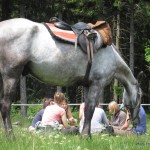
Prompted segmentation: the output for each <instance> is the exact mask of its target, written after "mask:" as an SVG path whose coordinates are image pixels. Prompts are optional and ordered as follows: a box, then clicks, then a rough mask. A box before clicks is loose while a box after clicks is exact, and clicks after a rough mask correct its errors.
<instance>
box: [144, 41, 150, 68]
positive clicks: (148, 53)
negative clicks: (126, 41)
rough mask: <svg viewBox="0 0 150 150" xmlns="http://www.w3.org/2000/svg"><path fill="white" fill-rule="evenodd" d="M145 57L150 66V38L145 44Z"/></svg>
mask: <svg viewBox="0 0 150 150" xmlns="http://www.w3.org/2000/svg"><path fill="white" fill-rule="evenodd" d="M145 59H146V61H147V62H148V64H149V67H150V40H149V41H148V42H147V43H146V45H145Z"/></svg>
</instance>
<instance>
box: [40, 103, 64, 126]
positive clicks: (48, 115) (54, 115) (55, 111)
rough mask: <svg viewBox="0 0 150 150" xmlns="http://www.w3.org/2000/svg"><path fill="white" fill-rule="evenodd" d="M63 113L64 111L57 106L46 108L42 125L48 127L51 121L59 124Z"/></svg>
mask: <svg viewBox="0 0 150 150" xmlns="http://www.w3.org/2000/svg"><path fill="white" fill-rule="evenodd" d="M64 113H65V110H64V109H63V108H61V107H59V106H58V105H57V104H54V105H51V106H47V107H46V108H45V111H44V114H43V117H42V124H43V125H50V123H51V122H52V121H58V122H59V123H61V118H62V116H63V115H64Z"/></svg>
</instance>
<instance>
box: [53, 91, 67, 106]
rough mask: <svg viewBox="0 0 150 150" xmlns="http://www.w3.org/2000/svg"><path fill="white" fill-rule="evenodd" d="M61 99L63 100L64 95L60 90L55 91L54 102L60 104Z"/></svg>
mask: <svg viewBox="0 0 150 150" xmlns="http://www.w3.org/2000/svg"><path fill="white" fill-rule="evenodd" d="M63 100H65V95H64V94H63V93H62V92H56V93H55V94H54V102H55V103H57V104H61V103H62V101H63Z"/></svg>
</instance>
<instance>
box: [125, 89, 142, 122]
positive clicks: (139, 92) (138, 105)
mask: <svg viewBox="0 0 150 150" xmlns="http://www.w3.org/2000/svg"><path fill="white" fill-rule="evenodd" d="M139 89H140V88H139V86H138V93H137V94H138V95H137V99H140V100H139V101H138V103H137V105H136V106H135V107H133V106H131V105H126V106H125V107H126V108H127V111H128V113H129V120H131V122H133V121H134V120H135V119H136V118H138V117H139V116H138V115H139V111H140V104H141V95H142V92H141V91H139ZM138 96H140V98H139V97H138ZM134 109H138V113H136V116H134V118H133V119H132V118H131V110H134Z"/></svg>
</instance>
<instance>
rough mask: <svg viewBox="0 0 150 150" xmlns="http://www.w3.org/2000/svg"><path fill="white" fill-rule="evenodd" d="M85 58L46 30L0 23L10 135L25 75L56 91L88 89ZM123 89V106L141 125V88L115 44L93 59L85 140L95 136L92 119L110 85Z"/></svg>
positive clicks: (2, 104) (3, 107)
mask: <svg viewBox="0 0 150 150" xmlns="http://www.w3.org/2000/svg"><path fill="white" fill-rule="evenodd" d="M87 64H88V59H87V54H85V52H83V51H82V50H81V48H80V46H79V45H77V47H76V49H75V46H74V45H73V44H70V43H66V42H64V41H60V40H58V39H55V38H54V37H53V36H52V35H51V34H50V33H49V32H48V30H47V28H46V27H45V26H44V25H43V24H42V23H38V22H33V21H31V20H28V19H25V18H14V19H9V20H5V21H2V22H0V85H1V87H0V98H1V101H0V111H1V115H2V118H3V123H4V128H5V131H6V133H7V134H9V135H10V134H11V133H13V130H12V124H11V118H10V113H11V103H12V99H13V96H14V94H15V91H16V86H17V82H18V81H19V78H20V76H21V75H27V74H30V75H31V76H33V77H35V78H36V79H37V80H39V81H41V82H44V83H46V84H49V85H52V86H66V87H67V86H70V85H75V84H77V85H79V84H83V85H84V82H83V81H84V77H85V74H86V71H87ZM114 78H116V79H118V80H119V81H120V82H121V83H122V84H123V86H124V94H123V99H124V104H125V106H126V107H127V108H128V109H129V110H130V112H131V119H132V121H133V125H136V124H137V123H138V112H139V105H140V98H141V97H140V87H139V85H138V82H137V80H136V79H135V77H134V76H133V74H132V71H131V70H130V68H129V67H128V65H127V64H126V63H125V61H124V60H123V58H122V57H121V56H120V55H119V53H118V52H117V49H116V47H115V45H114V44H112V45H110V46H109V45H107V46H105V47H99V48H98V50H97V52H95V53H94V54H93V60H92V65H91V68H90V71H89V76H88V84H86V88H85V89H86V92H87V95H86V99H85V111H84V114H85V121H84V126H83V130H82V133H81V135H83V136H84V135H88V136H91V133H90V125H91V118H92V116H93V112H94V109H95V105H96V103H97V101H98V98H99V97H101V94H102V91H103V90H104V88H105V86H106V85H108V84H109V83H110V82H111V81H112V79H114Z"/></svg>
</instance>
